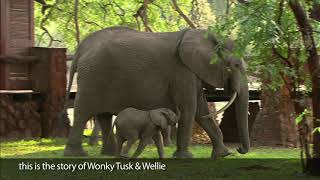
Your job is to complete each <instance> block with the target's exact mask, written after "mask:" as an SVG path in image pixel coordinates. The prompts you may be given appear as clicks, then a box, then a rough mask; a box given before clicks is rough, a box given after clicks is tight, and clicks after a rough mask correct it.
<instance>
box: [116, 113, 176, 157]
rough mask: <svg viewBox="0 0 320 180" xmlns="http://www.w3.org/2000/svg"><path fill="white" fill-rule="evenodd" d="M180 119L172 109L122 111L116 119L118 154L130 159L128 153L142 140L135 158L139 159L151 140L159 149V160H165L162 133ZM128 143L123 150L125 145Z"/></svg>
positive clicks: (134, 155)
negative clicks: (134, 144)
mask: <svg viewBox="0 0 320 180" xmlns="http://www.w3.org/2000/svg"><path fill="white" fill-rule="evenodd" d="M178 119H179V117H178V116H177V115H176V114H175V113H174V112H173V111H171V110H170V109H167V108H159V109H154V110H150V111H142V110H138V109H135V108H127V109H125V110H123V111H121V112H120V113H119V114H118V116H117V118H116V119H115V122H114V123H115V126H116V132H117V133H116V137H117V143H118V152H119V155H120V156H121V157H129V156H128V152H129V150H130V148H131V146H132V144H133V143H134V142H136V141H137V140H138V139H140V142H139V145H138V147H137V150H136V151H135V153H134V154H133V156H132V157H133V158H137V157H138V156H139V155H140V154H141V153H142V151H143V150H144V148H145V147H146V145H147V144H148V142H149V141H151V139H153V140H154V142H155V144H156V147H157V149H158V154H159V158H163V140H162V136H161V133H160V131H161V130H162V129H167V128H168V125H175V124H176V123H177V122H178ZM125 141H127V144H126V146H125V147H124V148H123V149H122V146H123V143H124V142H125Z"/></svg>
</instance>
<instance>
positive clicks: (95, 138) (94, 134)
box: [89, 118, 101, 146]
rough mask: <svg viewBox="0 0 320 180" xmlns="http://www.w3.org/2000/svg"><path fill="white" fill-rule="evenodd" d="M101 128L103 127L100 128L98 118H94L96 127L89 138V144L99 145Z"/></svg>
mask: <svg viewBox="0 0 320 180" xmlns="http://www.w3.org/2000/svg"><path fill="white" fill-rule="evenodd" d="M100 130H101V128H100V125H99V122H98V121H97V120H96V118H94V127H93V130H92V133H91V135H90V138H89V145H92V146H94V145H98V142H99V132H100Z"/></svg>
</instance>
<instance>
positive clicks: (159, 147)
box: [152, 132, 164, 159]
mask: <svg viewBox="0 0 320 180" xmlns="http://www.w3.org/2000/svg"><path fill="white" fill-rule="evenodd" d="M152 139H153V140H154V143H155V144H156V147H157V150H158V154H159V158H160V159H162V158H163V157H164V156H163V154H164V153H163V141H162V136H161V133H160V132H157V133H156V134H155V135H154V136H153V137H152Z"/></svg>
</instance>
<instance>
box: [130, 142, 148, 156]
mask: <svg viewBox="0 0 320 180" xmlns="http://www.w3.org/2000/svg"><path fill="white" fill-rule="evenodd" d="M149 139H150V138H141V139H140V142H139V145H138V147H137V149H136V151H135V152H134V154H133V156H132V157H133V158H137V157H138V156H140V154H141V153H142V151H143V150H144V148H145V147H146V146H147V145H148V143H147V142H148V141H150V140H149Z"/></svg>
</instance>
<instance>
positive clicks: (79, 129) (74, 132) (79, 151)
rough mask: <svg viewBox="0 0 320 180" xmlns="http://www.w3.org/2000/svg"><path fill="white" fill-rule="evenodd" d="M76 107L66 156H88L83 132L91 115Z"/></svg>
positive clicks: (65, 152)
mask: <svg viewBox="0 0 320 180" xmlns="http://www.w3.org/2000/svg"><path fill="white" fill-rule="evenodd" d="M80 112H81V111H80V110H79V109H78V108H77V107H75V110H74V121H73V126H72V128H71V131H70V134H69V137H68V142H67V144H66V147H65V149H64V156H87V155H88V154H87V152H85V151H84V149H83V147H82V134H83V130H84V128H85V126H86V123H87V121H88V120H89V118H90V116H89V115H88V114H86V113H84V112H82V113H80Z"/></svg>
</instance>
